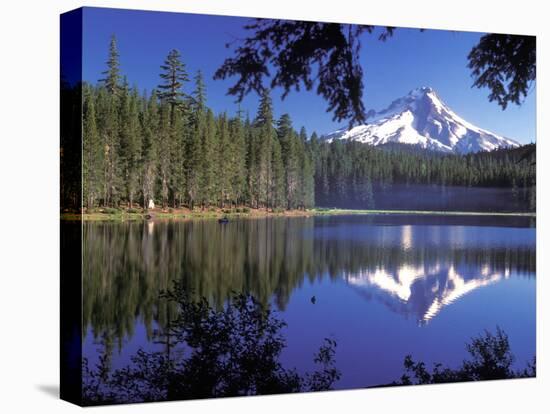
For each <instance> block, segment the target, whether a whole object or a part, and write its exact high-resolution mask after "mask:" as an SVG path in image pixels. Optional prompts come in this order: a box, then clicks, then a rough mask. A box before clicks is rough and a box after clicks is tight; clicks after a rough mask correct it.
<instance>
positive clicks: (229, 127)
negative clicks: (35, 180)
mask: <svg viewBox="0 0 550 414" xmlns="http://www.w3.org/2000/svg"><path fill="white" fill-rule="evenodd" d="M161 70H162V72H161V73H160V78H159V79H160V84H159V86H158V89H155V90H153V91H152V92H151V93H150V94H149V95H148V96H147V95H145V94H140V92H139V91H138V89H137V88H136V87H132V88H131V87H129V85H128V82H127V81H126V79H125V78H124V77H122V76H121V74H120V70H119V55H118V52H117V48H116V40H115V38H114V37H113V38H112V39H111V44H110V51H109V59H108V61H107V70H106V71H105V72H104V74H105V78H104V79H102V80H101V81H100V82H99V84H98V85H95V86H92V85H84V90H83V105H84V108H83V112H84V122H83V137H84V138H83V141H84V142H83V162H82V177H83V200H84V206H85V207H86V208H88V209H91V208H94V207H99V206H109V207H118V206H128V207H132V206H136V205H141V206H142V207H144V208H146V207H147V206H148V204H149V200H154V201H155V202H157V203H159V202H160V203H161V204H162V206H163V207H168V206H170V207H181V206H187V207H189V208H194V207H197V206H199V207H203V208H204V207H210V206H219V207H222V208H223V207H226V206H239V205H246V206H249V207H253V208H266V209H297V208H300V209H305V208H309V207H312V206H313V205H314V188H313V187H314V183H313V163H312V155H311V153H310V150H309V146H308V145H307V135H306V132H305V130H304V129H302V130H301V131H300V133H297V132H296V131H295V130H294V128H293V126H292V122H291V119H290V117H289V115H286V114H285V115H283V116H282V117H281V118H280V119H279V120H278V121H277V122H275V121H274V119H273V107H272V101H271V98H270V96H269V91H268V90H265V91H264V93H263V94H262V96H261V99H260V104H259V108H258V112H257V115H256V117H255V118H254V119H253V120H250V119H248V117H246V118H245V119H243V116H242V113H241V112H239V113H238V114H237V116H235V117H229V116H228V115H227V114H225V113H223V114H219V115H215V114H214V113H213V111H212V110H211V109H210V108H208V106H207V103H206V87H205V84H204V81H203V76H202V74H201V73H200V72H198V73H197V74H196V76H195V77H194V89H193V90H192V91H191V92H190V93H188V92H187V88H188V83H189V81H190V79H189V75H188V74H187V71H186V69H185V64H184V63H183V62H182V60H181V56H180V54H179V52H178V51H176V50H172V51H170V53H169V54H168V56H167V58H166V60H165V62H164V64H163V65H162V66H161Z"/></svg>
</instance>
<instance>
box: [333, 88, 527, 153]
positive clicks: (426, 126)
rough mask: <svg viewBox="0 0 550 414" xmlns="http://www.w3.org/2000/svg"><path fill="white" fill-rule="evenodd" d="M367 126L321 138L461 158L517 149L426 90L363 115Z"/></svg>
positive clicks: (430, 90) (513, 142)
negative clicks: (406, 146)
mask: <svg viewBox="0 0 550 414" xmlns="http://www.w3.org/2000/svg"><path fill="white" fill-rule="evenodd" d="M367 116H368V120H369V121H368V123H367V124H364V125H359V126H356V127H354V128H351V129H349V130H348V129H341V130H338V131H335V132H333V133H331V134H329V135H326V136H324V139H326V140H327V141H329V142H330V141H332V140H335V139H339V140H354V141H359V142H363V143H367V144H371V145H381V144H386V143H402V144H411V145H417V146H420V147H422V148H426V149H430V150H436V151H442V152H454V153H460V154H465V153H469V152H477V151H490V150H493V149H497V148H513V147H519V146H520V144H519V143H518V142H516V141H514V140H512V139H509V138H505V137H502V136H499V135H497V134H494V133H492V132H490V131H487V130H485V129H482V128H479V127H476V126H475V125H472V124H471V123H469V122H467V121H466V120H464V119H462V118H461V117H460V116H458V115H457V114H456V113H454V112H453V111H452V110H451V109H450V108H449V107H448V106H447V105H446V104H445V103H444V102H443V101H442V100H441V99H440V98H439V96H437V94H436V92H435V91H434V90H433V89H432V88H430V87H421V88H417V89H413V90H412V91H411V92H409V94H408V95H406V96H404V97H402V98H399V99H396V100H395V101H393V102H392V103H391V104H390V106H388V107H387V108H386V109H384V110H382V111H379V112H376V111H374V110H371V111H369V112H368V114H367Z"/></svg>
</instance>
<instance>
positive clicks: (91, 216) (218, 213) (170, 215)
mask: <svg viewBox="0 0 550 414" xmlns="http://www.w3.org/2000/svg"><path fill="white" fill-rule="evenodd" d="M351 214H354V215H380V214H388V215H389V214H415V215H441V216H511V217H513V216H516V217H518V216H522V217H536V214H535V213H529V212H517V213H500V212H486V211H480V212H472V211H467V212H464V211H428V210H423V211H422V210H347V209H328V208H314V209H307V210H275V211H273V210H265V209H250V208H246V207H244V208H236V209H219V208H210V209H204V210H202V209H195V210H189V209H185V208H181V209H171V208H169V209H155V210H150V211H143V210H141V209H114V208H105V209H96V210H94V211H92V212H84V213H82V219H83V220H84V221H132V220H134V221H135V220H163V219H165V220H193V219H218V218H222V217H228V218H238V217H243V218H262V217H310V216H332V215H351ZM80 216H81V215H80V214H77V213H70V212H65V213H63V214H62V215H61V219H62V220H80Z"/></svg>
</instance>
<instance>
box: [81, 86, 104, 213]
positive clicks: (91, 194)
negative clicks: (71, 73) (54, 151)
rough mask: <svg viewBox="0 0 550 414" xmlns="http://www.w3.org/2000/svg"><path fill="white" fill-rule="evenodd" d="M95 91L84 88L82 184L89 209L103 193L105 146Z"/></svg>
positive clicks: (90, 88)
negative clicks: (100, 131)
mask: <svg viewBox="0 0 550 414" xmlns="http://www.w3.org/2000/svg"><path fill="white" fill-rule="evenodd" d="M95 99H96V97H95V91H94V89H93V88H92V87H86V88H85V89H84V120H83V131H82V132H83V142H82V147H83V153H82V186H83V199H84V202H85V205H86V207H87V208H88V209H90V208H93V207H94V206H95V204H96V202H97V201H98V200H99V198H100V196H101V194H102V188H103V182H102V178H103V175H102V172H103V163H104V158H103V156H104V153H103V146H102V143H101V139H100V135H99V131H98V129H97V122H96V111H95Z"/></svg>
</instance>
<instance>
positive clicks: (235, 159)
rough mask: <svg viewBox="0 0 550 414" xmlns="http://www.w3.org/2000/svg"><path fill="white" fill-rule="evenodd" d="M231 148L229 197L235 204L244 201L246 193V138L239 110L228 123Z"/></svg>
mask: <svg viewBox="0 0 550 414" xmlns="http://www.w3.org/2000/svg"><path fill="white" fill-rule="evenodd" d="M229 136H230V143H231V144H230V145H231V147H230V150H231V160H230V163H231V166H232V168H231V178H230V181H231V198H232V201H233V203H234V204H235V206H237V205H239V204H240V203H242V202H243V201H244V198H245V194H246V176H247V171H246V152H247V145H246V138H245V130H244V126H243V122H242V119H241V111H240V110H239V111H238V112H237V117H236V118H234V119H232V120H231V121H230V123H229Z"/></svg>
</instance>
